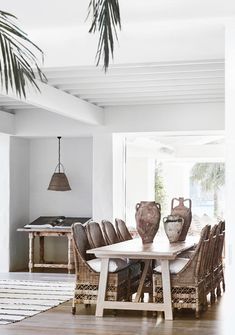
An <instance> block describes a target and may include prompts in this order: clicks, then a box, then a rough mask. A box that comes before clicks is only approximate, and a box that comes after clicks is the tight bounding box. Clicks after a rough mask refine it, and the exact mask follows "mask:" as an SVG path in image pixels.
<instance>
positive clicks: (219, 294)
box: [216, 283, 221, 297]
mask: <svg viewBox="0 0 235 335" xmlns="http://www.w3.org/2000/svg"><path fill="white" fill-rule="evenodd" d="M216 295H217V297H221V288H220V283H219V285H218V286H217V288H216Z"/></svg>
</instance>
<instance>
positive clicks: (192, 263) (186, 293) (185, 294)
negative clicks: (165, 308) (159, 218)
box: [153, 225, 210, 317]
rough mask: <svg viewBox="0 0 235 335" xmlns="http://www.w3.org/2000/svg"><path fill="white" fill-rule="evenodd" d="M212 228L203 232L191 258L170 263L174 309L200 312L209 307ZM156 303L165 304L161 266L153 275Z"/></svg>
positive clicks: (204, 229) (197, 314)
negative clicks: (207, 293) (206, 279)
mask: <svg viewBox="0 0 235 335" xmlns="http://www.w3.org/2000/svg"><path fill="white" fill-rule="evenodd" d="M209 232H210V226H208V225H207V226H205V227H204V228H203V229H202V231H201V236H200V240H199V242H198V244H197V247H196V249H195V252H194V253H193V255H192V257H191V258H188V259H186V258H177V259H176V260H174V261H172V262H170V272H171V274H170V278H171V294H172V306H173V308H178V309H181V308H192V309H195V313H196V317H198V316H199V311H200V310H201V309H202V308H204V307H205V306H206V305H207V302H206V291H205V273H206V267H205V266H206V262H207V260H206V258H207V256H208V252H207V251H208V244H209V239H208V237H209ZM153 299H154V302H156V303H160V302H163V289H162V276H161V266H160V265H158V266H157V267H156V268H155V269H154V274H153Z"/></svg>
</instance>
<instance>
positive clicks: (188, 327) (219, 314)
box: [0, 273, 224, 335]
mask: <svg viewBox="0 0 235 335" xmlns="http://www.w3.org/2000/svg"><path fill="white" fill-rule="evenodd" d="M28 275H29V274H28V273H25V274H23V273H14V274H13V273H10V274H5V275H3V274H0V279H4V277H5V278H6V279H7V278H9V279H10V278H14V279H17V278H18V279H32V278H33V277H31V276H28ZM30 275H31V274H30ZM33 275H34V279H35V280H55V279H56V280H69V281H71V280H74V275H67V274H46V273H43V274H36V273H35V274H33ZM43 278H44V279H43ZM49 278H50V279H49ZM223 300H224V297H222V298H220V299H219V300H218V301H217V302H216V303H215V304H214V305H213V306H209V307H208V310H207V311H206V312H204V313H202V314H201V317H200V319H198V320H197V319H195V316H194V313H193V312H192V311H187V312H186V311H183V310H182V311H178V312H176V313H175V314H174V320H173V321H165V320H164V319H163V318H162V317H161V314H159V315H158V316H157V317H156V316H153V314H152V313H151V312H148V313H147V312H138V311H117V314H116V316H114V315H113V314H112V311H105V316H104V318H96V317H95V306H91V307H90V308H85V307H84V306H82V305H81V306H79V307H78V308H77V313H76V315H74V316H73V315H72V314H71V302H66V303H64V304H62V305H60V306H58V307H56V308H53V309H51V310H49V311H47V312H43V313H40V314H38V315H36V316H33V317H31V318H28V319H25V320H23V321H21V322H17V323H14V324H10V325H6V326H0V334H1V335H36V334H37V335H74V334H79V335H88V334H90V335H91V334H92V335H93V334H94V335H96V334H97V335H98V334H99V335H111V334H112V335H119V334H123V335H155V334H156V335H190V334H199V335H223V334H224V332H223V314H224V313H223Z"/></svg>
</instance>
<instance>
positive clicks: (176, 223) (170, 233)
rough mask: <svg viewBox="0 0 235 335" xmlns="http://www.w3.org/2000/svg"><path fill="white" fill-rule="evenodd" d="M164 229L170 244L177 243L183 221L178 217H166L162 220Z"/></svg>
mask: <svg viewBox="0 0 235 335" xmlns="http://www.w3.org/2000/svg"><path fill="white" fill-rule="evenodd" d="M163 223H164V229H165V233H166V236H167V237H168V240H169V241H170V243H173V242H178V240H179V237H180V234H181V232H182V229H183V225H184V219H183V218H182V217H180V216H179V215H168V216H167V217H165V218H163Z"/></svg>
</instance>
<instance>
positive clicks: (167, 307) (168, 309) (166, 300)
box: [161, 260, 173, 320]
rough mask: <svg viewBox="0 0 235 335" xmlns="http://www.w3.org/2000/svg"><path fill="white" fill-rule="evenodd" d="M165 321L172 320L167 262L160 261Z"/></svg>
mask: <svg viewBox="0 0 235 335" xmlns="http://www.w3.org/2000/svg"><path fill="white" fill-rule="evenodd" d="M161 269H162V288H163V301H164V312H165V320H173V313H172V301H171V281H170V268H169V260H161Z"/></svg>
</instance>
